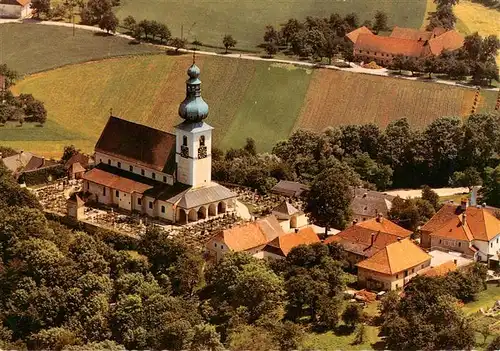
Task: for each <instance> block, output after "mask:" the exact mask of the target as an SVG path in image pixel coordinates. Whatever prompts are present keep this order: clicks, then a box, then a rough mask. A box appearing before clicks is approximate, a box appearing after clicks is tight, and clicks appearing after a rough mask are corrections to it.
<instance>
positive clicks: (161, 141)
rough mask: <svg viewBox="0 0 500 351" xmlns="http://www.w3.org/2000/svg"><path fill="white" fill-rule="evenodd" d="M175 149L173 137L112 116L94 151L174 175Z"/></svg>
mask: <svg viewBox="0 0 500 351" xmlns="http://www.w3.org/2000/svg"><path fill="white" fill-rule="evenodd" d="M175 147H176V146H175V135H174V134H171V133H167V132H164V131H161V130H158V129H154V128H151V127H148V126H145V125H142V124H137V123H134V122H129V121H126V120H124V119H121V118H118V117H114V116H111V117H109V119H108V122H107V123H106V126H105V127H104V130H103V131H102V133H101V136H100V137H99V140H98V141H97V144H96V146H95V151H96V152H102V153H105V154H108V155H111V156H115V157H118V158H121V159H123V160H126V161H129V162H133V163H136V164H138V165H141V166H144V167H148V168H152V169H154V170H157V171H160V172H164V173H168V174H172V173H173V172H174V171H175Z"/></svg>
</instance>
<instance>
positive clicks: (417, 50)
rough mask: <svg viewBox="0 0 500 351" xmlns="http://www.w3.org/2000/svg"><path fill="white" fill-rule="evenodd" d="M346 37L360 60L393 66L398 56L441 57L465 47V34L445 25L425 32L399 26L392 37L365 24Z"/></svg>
mask: <svg viewBox="0 0 500 351" xmlns="http://www.w3.org/2000/svg"><path fill="white" fill-rule="evenodd" d="M346 37H347V39H348V40H350V41H351V42H352V43H353V44H354V57H355V58H356V59H357V60H360V61H365V62H370V61H375V62H376V63H378V64H381V65H389V64H390V63H391V62H392V59H393V58H394V57H395V56H398V55H401V56H404V57H407V58H421V57H427V56H439V55H440V54H441V53H442V52H443V51H453V50H457V49H459V48H461V47H462V46H463V43H464V37H463V36H462V35H461V34H460V33H458V32H457V31H456V30H445V29H444V28H435V29H433V30H432V31H421V30H418V29H413V28H401V27H395V28H394V29H393V30H392V32H391V34H390V36H388V37H386V36H381V35H376V34H374V33H372V32H371V31H370V30H369V29H368V28H366V27H361V28H358V29H355V30H354V31H352V32H350V33H348V34H347V35H346Z"/></svg>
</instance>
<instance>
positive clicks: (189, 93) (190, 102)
mask: <svg viewBox="0 0 500 351" xmlns="http://www.w3.org/2000/svg"><path fill="white" fill-rule="evenodd" d="M187 74H188V76H189V79H188V80H187V81H186V98H185V99H184V101H183V102H182V103H181V104H180V106H179V116H181V118H183V119H184V120H185V121H186V122H192V123H196V122H201V121H202V120H204V119H205V118H207V116H208V105H207V103H206V102H205V101H204V100H203V98H202V97H201V81H200V79H199V77H200V69H199V68H198V66H196V65H195V64H194V63H193V64H192V65H191V67H189V69H188V71H187Z"/></svg>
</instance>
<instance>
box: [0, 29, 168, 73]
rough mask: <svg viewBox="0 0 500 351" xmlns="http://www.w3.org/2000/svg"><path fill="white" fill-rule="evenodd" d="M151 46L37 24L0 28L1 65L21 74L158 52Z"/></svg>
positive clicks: (79, 30) (92, 33) (82, 31)
mask: <svg viewBox="0 0 500 351" xmlns="http://www.w3.org/2000/svg"><path fill="white" fill-rule="evenodd" d="M159 52H161V50H160V49H158V48H156V47H154V46H151V45H143V44H140V45H133V44H131V43H130V41H129V40H127V39H123V38H118V37H114V36H106V35H104V36H103V35H102V33H99V34H96V33H94V32H90V31H87V30H82V29H77V30H76V31H75V36H73V35H72V30H71V29H69V28H65V27H54V26H46V25H40V24H35V23H23V24H18V23H9V24H2V25H0V63H6V64H7V65H8V66H9V67H11V68H12V69H15V70H16V71H17V72H19V73H21V74H30V73H34V72H39V71H43V70H48V69H52V68H56V67H60V66H63V65H68V64H73V63H79V62H86V61H89V60H99V59H103V58H108V57H113V56H122V55H139V54H146V53H159Z"/></svg>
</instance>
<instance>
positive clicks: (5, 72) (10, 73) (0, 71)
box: [0, 63, 19, 98]
mask: <svg viewBox="0 0 500 351" xmlns="http://www.w3.org/2000/svg"><path fill="white" fill-rule="evenodd" d="M0 75H2V76H4V77H5V89H8V88H10V87H11V86H12V85H13V84H14V83H15V82H16V80H17V79H18V78H19V74H18V73H17V72H16V71H14V70H12V69H10V68H9V67H7V65H6V64H5V63H2V64H0ZM2 98H3V97H2Z"/></svg>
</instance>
